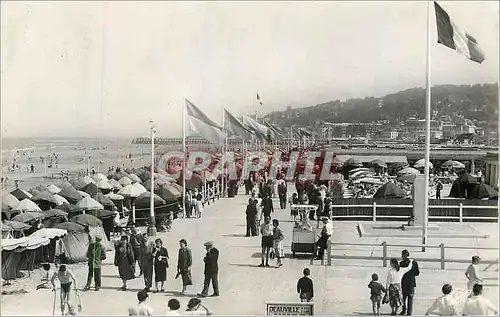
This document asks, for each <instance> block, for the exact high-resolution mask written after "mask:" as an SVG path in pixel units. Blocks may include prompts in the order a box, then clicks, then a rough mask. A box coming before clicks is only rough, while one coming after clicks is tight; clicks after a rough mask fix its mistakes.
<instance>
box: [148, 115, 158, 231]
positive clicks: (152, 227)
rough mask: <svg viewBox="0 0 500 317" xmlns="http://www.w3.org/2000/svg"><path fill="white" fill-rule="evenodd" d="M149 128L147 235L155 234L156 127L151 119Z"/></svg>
mask: <svg viewBox="0 0 500 317" xmlns="http://www.w3.org/2000/svg"><path fill="white" fill-rule="evenodd" d="M149 125H150V129H151V198H150V201H149V208H150V210H149V226H148V235H149V236H152V237H154V236H156V221H155V198H154V196H155V186H154V185H155V175H154V173H155V133H156V127H155V122H154V121H153V120H150V121H149Z"/></svg>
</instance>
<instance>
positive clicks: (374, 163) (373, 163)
mask: <svg viewBox="0 0 500 317" xmlns="http://www.w3.org/2000/svg"><path fill="white" fill-rule="evenodd" d="M370 165H371V166H373V167H379V168H385V167H387V164H386V163H385V162H384V161H382V160H381V159H375V160H373V161H371V162H370Z"/></svg>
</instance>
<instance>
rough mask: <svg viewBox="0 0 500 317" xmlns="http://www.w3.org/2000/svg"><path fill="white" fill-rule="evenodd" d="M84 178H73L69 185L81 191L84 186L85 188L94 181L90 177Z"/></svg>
mask: <svg viewBox="0 0 500 317" xmlns="http://www.w3.org/2000/svg"><path fill="white" fill-rule="evenodd" d="M86 177H87V176H86ZM86 177H78V178H75V179H74V180H73V181H71V184H73V186H74V187H75V188H76V189H78V190H81V189H83V188H85V186H87V185H88V184H90V183H92V182H93V181H94V180H93V179H91V178H90V177H89V178H86Z"/></svg>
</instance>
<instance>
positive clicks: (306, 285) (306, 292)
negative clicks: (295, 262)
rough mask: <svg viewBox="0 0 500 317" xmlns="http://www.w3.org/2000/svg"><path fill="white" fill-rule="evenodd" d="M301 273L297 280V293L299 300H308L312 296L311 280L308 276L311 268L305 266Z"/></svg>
mask: <svg viewBox="0 0 500 317" xmlns="http://www.w3.org/2000/svg"><path fill="white" fill-rule="evenodd" d="M303 273H304V276H302V277H301V278H299V281H298V282H297V293H299V297H300V301H301V302H310V301H311V300H312V299H313V297H314V287H313V281H312V280H311V278H310V277H309V275H311V270H309V269H308V268H305V269H304V272H303Z"/></svg>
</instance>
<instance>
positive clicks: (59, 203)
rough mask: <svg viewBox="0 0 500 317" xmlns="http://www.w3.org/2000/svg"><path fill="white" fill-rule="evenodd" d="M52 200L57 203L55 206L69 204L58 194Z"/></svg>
mask: <svg viewBox="0 0 500 317" xmlns="http://www.w3.org/2000/svg"><path fill="white" fill-rule="evenodd" d="M54 199H55V200H56V201H57V203H56V205H57V206H60V205H62V204H69V201H67V200H66V198H64V197H62V196H59V195H58V194H55V195H54Z"/></svg>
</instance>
